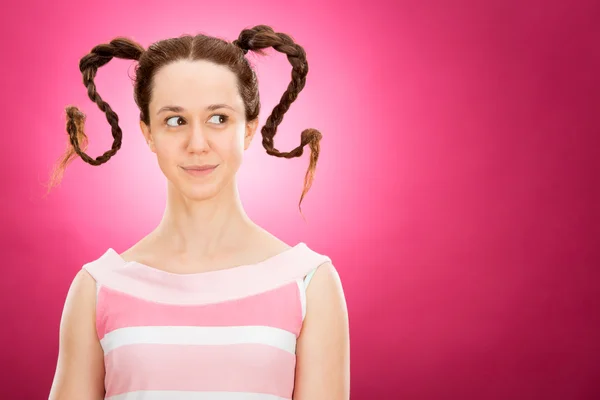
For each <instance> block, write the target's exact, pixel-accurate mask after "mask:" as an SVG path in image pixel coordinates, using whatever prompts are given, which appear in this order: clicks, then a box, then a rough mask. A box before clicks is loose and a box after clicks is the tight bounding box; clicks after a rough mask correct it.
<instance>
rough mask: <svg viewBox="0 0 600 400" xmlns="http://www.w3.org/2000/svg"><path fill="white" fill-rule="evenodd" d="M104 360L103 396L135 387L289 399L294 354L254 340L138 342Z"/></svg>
mask: <svg viewBox="0 0 600 400" xmlns="http://www.w3.org/2000/svg"><path fill="white" fill-rule="evenodd" d="M105 362H106V380H105V383H106V391H107V393H106V396H107V397H108V396H114V395H117V394H122V393H126V392H130V391H135V390H187V391H217V392H218V391H230V392H250V393H264V394H272V395H275V396H280V397H284V398H291V397H292V391H293V387H294V373H293V371H294V368H295V363H296V357H295V356H294V355H293V354H290V353H288V352H286V351H283V350H280V349H277V348H275V347H271V346H267V345H259V344H238V345H226V346H198V345H148V344H143V345H142V344H139V345H130V346H123V347H119V348H117V349H115V350H114V351H112V352H110V353H109V354H108V355H107V356H106V357H105Z"/></svg>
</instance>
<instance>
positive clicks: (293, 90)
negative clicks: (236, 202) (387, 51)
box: [233, 25, 323, 211]
mask: <svg viewBox="0 0 600 400" xmlns="http://www.w3.org/2000/svg"><path fill="white" fill-rule="evenodd" d="M233 44H235V45H236V46H238V47H240V48H241V49H242V50H245V51H244V53H246V50H253V51H257V50H258V51H259V52H260V50H261V49H264V48H267V47H273V48H274V49H275V50H277V51H278V52H280V53H284V54H286V55H287V59H288V61H289V62H290V64H292V80H291V82H290V83H289V85H288V87H287V89H286V91H285V92H284V93H283V95H282V96H281V99H280V101H279V104H277V105H276V106H275V108H274V109H273V112H272V113H271V115H269V117H268V118H267V121H266V122H265V125H264V126H263V127H262V129H261V133H262V136H263V141H262V144H263V147H264V148H265V149H266V150H267V154H269V155H272V156H276V157H283V158H294V157H300V156H301V155H302V154H303V152H304V146H306V145H309V148H310V150H311V156H310V163H309V166H308V170H307V171H306V175H305V177H304V190H303V191H302V196H301V197H300V203H299V204H298V206H299V207H300V205H301V204H302V199H303V198H304V196H305V195H306V193H307V192H308V190H309V189H310V187H311V186H312V182H313V179H314V173H315V169H316V165H317V160H318V158H319V152H320V146H319V142H320V141H321V139H322V137H323V136H322V134H321V132H319V131H318V130H316V129H305V130H303V131H302V134H301V136H300V145H299V146H298V147H296V148H295V149H293V150H291V151H289V152H282V151H279V150H278V149H277V148H275V146H274V142H273V138H274V137H275V134H276V133H277V126H278V125H279V124H280V123H281V122H282V121H283V116H284V114H285V113H286V112H287V111H288V109H289V108H290V105H291V104H292V103H293V102H294V101H295V100H296V98H297V97H298V94H299V93H300V91H301V90H302V89H303V88H304V86H305V84H306V75H307V74H308V62H307V61H306V52H305V51H304V48H302V46H300V45H298V44H296V43H295V42H294V40H293V39H292V38H291V37H290V36H289V35H287V34H285V33H280V32H275V31H273V29H272V28H271V27H269V26H267V25H258V26H255V27H254V28H252V29H244V30H243V31H242V32H241V33H240V35H239V37H238V39H236V40H234V41H233ZM300 211H302V209H300Z"/></svg>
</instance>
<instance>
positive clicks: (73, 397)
mask: <svg viewBox="0 0 600 400" xmlns="http://www.w3.org/2000/svg"><path fill="white" fill-rule="evenodd" d="M59 336H60V338H59V349H58V362H57V366H56V372H55V374H54V380H53V382H52V388H51V389H50V396H49V400H100V399H103V398H104V353H103V351H102V347H101V346H100V342H99V340H98V335H97V333H96V282H95V281H94V278H92V276H91V275H90V274H89V273H88V272H87V271H85V270H83V269H82V270H80V271H79V272H78V273H77V275H76V276H75V278H74V279H73V282H72V283H71V287H70V288H69V292H68V294H67V298H66V300H65V305H64V309H63V313H62V318H61V322H60V334H59Z"/></svg>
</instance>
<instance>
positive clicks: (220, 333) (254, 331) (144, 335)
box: [100, 326, 296, 354]
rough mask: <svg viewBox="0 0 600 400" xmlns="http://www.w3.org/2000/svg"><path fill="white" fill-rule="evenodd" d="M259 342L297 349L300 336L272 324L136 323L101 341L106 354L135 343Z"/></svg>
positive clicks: (117, 330) (213, 343) (290, 349)
mask: <svg viewBox="0 0 600 400" xmlns="http://www.w3.org/2000/svg"><path fill="white" fill-rule="evenodd" d="M248 343H252V344H254V343H258V344H266V345H269V346H273V347H277V348H279V349H281V350H285V351H287V352H290V353H292V354H295V352H296V335H294V334H293V333H292V332H288V331H286V330H283V329H279V328H273V327H270V326H134V327H128V328H120V329H115V330H114V331H112V332H109V333H107V334H106V335H105V336H104V338H102V340H101V341H100V344H101V345H102V348H103V349H104V354H106V353H108V352H110V351H112V350H114V349H116V348H118V347H121V346H127V345H131V344H183V345H190V344H191V345H228V344H248Z"/></svg>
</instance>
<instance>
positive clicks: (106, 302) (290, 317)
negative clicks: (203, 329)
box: [97, 283, 302, 338]
mask: <svg viewBox="0 0 600 400" xmlns="http://www.w3.org/2000/svg"><path fill="white" fill-rule="evenodd" d="M104 310H110V312H109V313H105V312H104ZM248 325H263V326H270V327H274V328H280V329H284V330H286V331H289V332H292V333H293V334H295V335H296V337H297V336H298V335H299V333H300V328H301V325H302V305H301V303H300V293H299V288H298V285H297V284H296V283H291V284H287V285H285V286H282V287H279V288H277V289H274V290H270V291H268V292H264V293H261V294H258V295H254V296H250V297H245V298H243V299H238V300H232V301H228V302H223V303H214V304H205V305H172V304H163V303H155V302H151V301H147V300H144V299H140V298H137V297H133V296H131V295H128V294H125V293H122V292H118V291H115V290H112V289H109V288H106V287H102V288H100V293H99V294H98V314H97V329H98V337H99V338H103V337H104V335H105V334H107V333H109V332H111V331H113V330H115V329H119V328H127V327H133V326H248Z"/></svg>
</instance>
